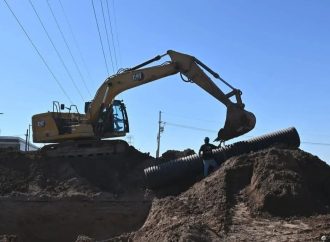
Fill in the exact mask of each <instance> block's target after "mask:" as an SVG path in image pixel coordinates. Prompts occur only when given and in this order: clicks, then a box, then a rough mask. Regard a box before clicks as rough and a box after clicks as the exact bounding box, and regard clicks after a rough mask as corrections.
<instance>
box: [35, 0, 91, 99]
mask: <svg viewBox="0 0 330 242" xmlns="http://www.w3.org/2000/svg"><path fill="white" fill-rule="evenodd" d="M29 3H30V5H31V7H32V9H33V11H34V13H35V14H36V16H37V18H38V20H39V22H40V24H41V26H42V28H43V30H44V31H45V33H46V35H47V38H48V40H49V41H50V43H51V44H52V46H53V48H54V50H55V52H56V54H57V56H58V58H59V59H60V62H61V64H62V65H63V67H64V69H65V71H66V73H67V74H68V76H69V78H70V80H71V82H72V84H73V86H74V87H75V89H76V90H77V92H78V94H79V96H80V97H81V99H82V100H83V102H85V100H84V98H83V96H82V94H81V92H80V90H79V88H78V86H77V84H76V82H75V81H74V79H73V77H72V75H71V73H70V71H69V69H68V67H67V66H66V64H65V62H64V60H63V58H62V56H61V54H60V53H59V51H58V50H57V48H56V46H55V44H54V42H53V40H52V38H51V37H50V35H49V33H48V31H47V29H46V27H45V25H44V24H43V22H42V20H41V18H40V16H39V14H38V12H37V10H36V8H35V7H34V5H33V3H32V1H31V0H29Z"/></svg>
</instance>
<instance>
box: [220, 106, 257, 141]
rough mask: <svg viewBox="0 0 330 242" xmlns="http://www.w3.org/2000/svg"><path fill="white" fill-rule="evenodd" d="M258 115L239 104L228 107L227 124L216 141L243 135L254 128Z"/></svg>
mask: <svg viewBox="0 0 330 242" xmlns="http://www.w3.org/2000/svg"><path fill="white" fill-rule="evenodd" d="M255 124H256V117H255V116H254V114H253V113H251V112H248V111H246V110H244V108H241V107H239V106H237V105H230V106H229V107H228V108H227V116H226V121H225V126H224V127H223V128H221V129H220V130H219V132H218V137H217V138H216V139H215V140H214V141H226V140H230V139H232V138H235V137H238V136H240V135H243V134H245V133H247V132H249V131H250V130H252V129H253V128H254V126H255Z"/></svg>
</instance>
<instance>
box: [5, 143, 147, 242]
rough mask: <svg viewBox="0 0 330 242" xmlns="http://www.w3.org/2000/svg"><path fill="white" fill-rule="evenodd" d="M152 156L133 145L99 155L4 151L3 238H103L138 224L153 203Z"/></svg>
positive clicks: (49, 239) (36, 239) (128, 230)
mask: <svg viewBox="0 0 330 242" xmlns="http://www.w3.org/2000/svg"><path fill="white" fill-rule="evenodd" d="M147 159H149V156H148V155H146V154H143V153H141V152H139V151H137V150H135V149H134V148H133V147H130V149H129V151H128V152H127V153H123V154H119V153H118V154H113V155H110V156H100V157H93V158H47V157H44V156H42V155H40V154H38V153H31V154H22V153H18V152H10V151H4V150H3V151H1V152H0V207H1V210H0V238H1V234H7V235H9V234H14V235H17V238H18V241H24V242H25V241H74V240H75V239H76V238H77V236H78V235H79V234H87V235H89V236H92V237H93V238H96V239H102V238H107V237H112V236H116V235H120V234H122V233H125V232H130V231H134V230H137V229H138V228H140V227H141V226H142V225H143V223H144V221H145V218H146V217H147V215H148V212H149V209H150V206H151V200H150V198H148V197H145V185H144V176H143V169H144V167H145V160H147Z"/></svg>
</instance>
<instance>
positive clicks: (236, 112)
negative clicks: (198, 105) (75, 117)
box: [86, 50, 256, 141]
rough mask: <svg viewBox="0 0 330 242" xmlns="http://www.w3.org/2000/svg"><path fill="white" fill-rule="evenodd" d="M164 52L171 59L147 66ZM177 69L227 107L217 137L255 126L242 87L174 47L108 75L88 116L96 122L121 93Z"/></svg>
mask: <svg viewBox="0 0 330 242" xmlns="http://www.w3.org/2000/svg"><path fill="white" fill-rule="evenodd" d="M165 55H169V56H170V58H171V61H169V62H166V63H165V64H163V65H157V66H152V67H146V68H144V67H145V66H146V65H148V64H150V63H152V62H154V61H157V60H160V59H161V58H163V57H164V56H165ZM202 68H203V69H204V70H205V71H207V72H208V73H210V74H211V75H212V76H213V77H215V78H217V79H220V80H221V81H223V82H224V83H225V84H226V85H227V86H229V87H230V88H231V89H232V91H231V92H229V93H228V94H225V93H224V92H222V91H221V89H220V88H219V87H218V86H217V85H216V84H215V83H214V82H213V81H212V80H211V79H210V77H209V76H208V75H207V74H206V73H205V72H204V71H203V69H202ZM177 73H180V74H181V75H184V76H185V77H186V78H187V80H188V81H190V82H194V83H195V84H197V85H198V86H200V87H201V88H202V89H204V90H205V91H206V92H208V93H209V94H210V95H212V96H213V97H214V98H216V99H217V100H219V101H220V102H221V103H223V104H224V105H225V106H226V107H227V116H226V121H225V125H224V127H223V128H222V129H220V131H219V133H218V137H217V138H216V139H215V140H216V141H226V140H229V139H232V138H235V137H238V136H240V135H242V134H244V133H247V132H249V131H250V130H252V129H253V128H254V126H255V123H256V118H255V116H254V115H253V114H252V113H251V112H248V111H246V110H244V104H243V103H242V100H241V94H242V92H241V91H240V90H238V89H235V88H233V87H232V86H231V85H229V84H228V83H227V82H226V81H224V80H223V79H222V78H221V77H220V76H219V75H218V74H217V73H215V72H214V71H212V70H211V69H210V68H209V67H207V66H206V65H205V64H203V63H202V62H201V61H199V60H198V59H196V58H195V57H193V56H190V55H186V54H182V53H179V52H176V51H173V50H169V51H167V53H166V54H164V55H162V56H156V57H155V58H153V59H151V60H149V61H146V62H144V63H142V64H140V65H138V66H135V67H133V68H130V69H127V70H124V71H123V72H121V73H119V74H117V75H114V76H112V77H109V78H108V79H107V80H106V81H105V82H104V83H103V84H102V85H101V87H100V88H99V89H98V91H97V93H96V95H95V97H94V99H93V101H92V102H91V103H90V105H89V108H88V111H87V113H86V115H87V120H89V122H91V123H96V122H97V120H98V118H99V115H100V113H101V112H102V110H103V109H104V108H107V107H108V106H109V105H111V103H112V102H113V101H114V98H115V97H116V96H117V95H118V94H119V93H121V92H123V91H126V90H128V89H130V88H133V87H136V86H140V85H143V84H146V83H149V82H151V81H155V80H159V79H161V78H164V77H167V76H170V75H174V74H177ZM232 96H235V98H236V102H232V101H231V100H230V98H231V97H232Z"/></svg>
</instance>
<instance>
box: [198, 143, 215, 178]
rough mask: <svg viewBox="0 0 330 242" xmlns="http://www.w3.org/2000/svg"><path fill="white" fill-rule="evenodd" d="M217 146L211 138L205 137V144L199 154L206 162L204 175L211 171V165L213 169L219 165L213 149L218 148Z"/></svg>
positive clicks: (204, 162)
mask: <svg viewBox="0 0 330 242" xmlns="http://www.w3.org/2000/svg"><path fill="white" fill-rule="evenodd" d="M216 148H217V147H216V146H215V145H213V144H210V138H209V137H205V139H204V144H203V145H202V146H201V148H200V149H199V152H198V154H199V156H200V157H201V158H202V159H203V164H204V177H206V176H207V175H208V173H209V168H210V166H211V167H212V168H213V169H216V168H217V167H218V164H217V162H216V161H215V160H214V158H213V154H212V150H213V149H216Z"/></svg>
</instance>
